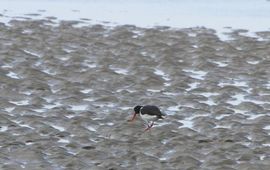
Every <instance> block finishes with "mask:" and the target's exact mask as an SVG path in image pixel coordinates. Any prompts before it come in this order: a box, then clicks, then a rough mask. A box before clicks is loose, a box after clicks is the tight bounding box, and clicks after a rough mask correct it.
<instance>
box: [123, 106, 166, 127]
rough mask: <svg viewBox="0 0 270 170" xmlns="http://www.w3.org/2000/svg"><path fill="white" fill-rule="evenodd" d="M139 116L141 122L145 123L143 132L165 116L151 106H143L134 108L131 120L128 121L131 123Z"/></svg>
mask: <svg viewBox="0 0 270 170" xmlns="http://www.w3.org/2000/svg"><path fill="white" fill-rule="evenodd" d="M137 114H139V115H140V116H141V118H142V120H143V121H144V122H145V125H146V126H147V127H146V129H145V130H144V132H145V131H147V130H149V129H150V128H151V127H152V126H153V125H154V122H155V121H157V120H158V119H164V117H163V116H165V115H164V114H163V113H161V111H160V110H159V108H158V107H157V106H152V105H145V106H136V107H134V114H133V116H132V118H131V119H130V120H128V121H130V122H132V121H134V120H135V117H136V115H137Z"/></svg>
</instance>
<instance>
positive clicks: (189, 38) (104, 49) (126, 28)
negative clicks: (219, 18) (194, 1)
mask: <svg viewBox="0 0 270 170" xmlns="http://www.w3.org/2000/svg"><path fill="white" fill-rule="evenodd" d="M2 3H3V2H2ZM171 3H173V1H172V2H171ZM249 3H250V1H249ZM43 10H44V9H42V8H40V9H39V11H38V10H36V9H35V11H34V12H33V11H29V12H27V13H26V12H24V11H23V12H24V13H25V14H23V15H15V16H13V15H11V14H10V13H11V11H10V12H8V11H9V10H7V11H6V12H4V11H2V13H0V44H1V46H0V72H1V74H0V94H1V97H0V100H1V102H0V106H1V107H0V111H1V114H0V169H8V170H10V169H27V170H31V169H33V170H34V169H44V170H45V169H57V170H58V169H59V170H62V169H93V170H95V169H97V170H99V169H100V170H103V169H110V170H119V169H120V170H121V169H123V170H126V169H143V170H146V169H168V170H174V169H180V170H192V169H194V170H195V169H196V170H197V169H202V170H209V169H215V170H216V169H219V170H234V169H237V170H249V169H263V170H267V169H269V167H270V154H269V153H270V137H269V135H270V126H269V121H270V112H269V111H270V78H269V77H270V69H269V68H270V56H269V54H270V43H269V38H270V31H269V27H266V26H262V27H261V28H259V27H258V28H256V29H252V28H250V29H249V27H248V26H244V25H242V27H241V25H240V26H239V27H237V26H236V25H235V27H236V28H235V27H234V26H230V25H227V26H228V27H227V28H226V27H225V26H224V27H223V26H222V30H219V29H218V28H214V27H210V26H203V25H198V26H196V25H194V26H190V27H189V26H183V27H181V26H172V25H164V24H161V25H151V24H150V25H151V26H149V27H148V26H145V25H144V26H143V25H136V24H132V23H126V24H124V23H121V24H119V23H114V22H116V21H114V20H111V21H109V22H106V21H101V22H96V21H93V20H94V19H93V18H91V17H89V18H82V17H83V16H79V18H80V19H76V18H72V19H71V20H64V19H60V16H56V14H55V16H53V15H47V14H46V11H49V10H45V11H43ZM76 10H77V11H76ZM70 11H71V13H75V14H76V13H80V10H78V9H77V8H74V9H70ZM81 11H83V10H81ZM262 11H263V10H262ZM43 13H44V14H43ZM262 18H263V17H262ZM118 22H119V21H118ZM262 23H263V22H262ZM225 24H226V23H225ZM224 30H227V31H225V32H224ZM142 104H154V105H157V106H159V107H160V109H161V111H162V112H163V113H164V114H166V117H165V119H163V120H160V121H157V122H156V123H155V125H154V126H153V128H152V129H151V130H150V131H147V132H143V130H144V128H145V127H144V124H143V121H142V120H140V118H139V117H138V118H137V119H136V121H135V122H128V120H129V119H130V118H131V116H132V113H133V107H134V106H136V105H142Z"/></svg>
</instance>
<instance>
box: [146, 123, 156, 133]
mask: <svg viewBox="0 0 270 170" xmlns="http://www.w3.org/2000/svg"><path fill="white" fill-rule="evenodd" d="M153 125H154V122H152V123H151V125H150V126H149V125H147V126H148V127H147V128H146V129H144V132H146V131H148V130H150V129H151V127H152V126H153Z"/></svg>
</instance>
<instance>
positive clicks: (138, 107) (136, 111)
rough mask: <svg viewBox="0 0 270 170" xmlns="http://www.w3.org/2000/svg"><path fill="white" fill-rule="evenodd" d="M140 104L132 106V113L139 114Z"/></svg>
mask: <svg viewBox="0 0 270 170" xmlns="http://www.w3.org/2000/svg"><path fill="white" fill-rule="evenodd" d="M141 108H142V106H139V105H138V106H135V107H134V114H139V113H140V110H141Z"/></svg>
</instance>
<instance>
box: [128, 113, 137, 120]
mask: <svg viewBox="0 0 270 170" xmlns="http://www.w3.org/2000/svg"><path fill="white" fill-rule="evenodd" d="M135 117H136V113H133V116H132V118H131V119H130V120H128V121H129V122H132V121H134V119H135Z"/></svg>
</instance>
